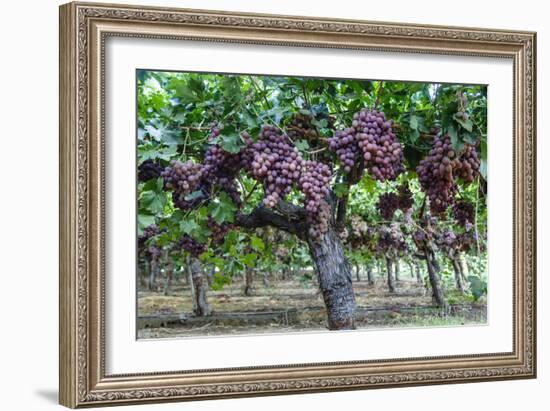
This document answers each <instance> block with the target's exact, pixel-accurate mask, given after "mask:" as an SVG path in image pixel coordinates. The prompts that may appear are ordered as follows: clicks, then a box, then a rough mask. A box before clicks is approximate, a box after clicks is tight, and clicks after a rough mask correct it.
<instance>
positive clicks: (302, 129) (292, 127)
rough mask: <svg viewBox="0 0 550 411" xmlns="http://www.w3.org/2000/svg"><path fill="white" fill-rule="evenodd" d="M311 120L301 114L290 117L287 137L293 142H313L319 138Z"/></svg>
mask: <svg viewBox="0 0 550 411" xmlns="http://www.w3.org/2000/svg"><path fill="white" fill-rule="evenodd" d="M312 120H313V118H312V117H311V116H308V115H305V114H303V113H296V114H294V115H293V116H292V119H291V120H290V124H289V125H288V127H287V130H288V136H289V137H290V138H291V139H293V140H301V139H306V140H315V139H317V138H318V137H319V133H318V132H317V128H316V127H315V126H314V125H313V124H312V123H311V121H312Z"/></svg>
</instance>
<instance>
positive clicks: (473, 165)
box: [456, 144, 480, 183]
mask: <svg viewBox="0 0 550 411" xmlns="http://www.w3.org/2000/svg"><path fill="white" fill-rule="evenodd" d="M459 161H460V162H459V167H458V168H457V170H456V175H457V176H458V177H460V178H462V179H463V180H464V181H465V182H466V183H471V182H473V181H474V179H475V178H476V177H477V176H478V175H479V165H480V161H479V157H478V156H477V150H476V147H475V146H473V145H470V144H468V145H466V147H464V150H463V151H462V154H460V159H459Z"/></svg>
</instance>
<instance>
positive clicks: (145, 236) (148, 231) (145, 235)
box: [138, 224, 160, 248]
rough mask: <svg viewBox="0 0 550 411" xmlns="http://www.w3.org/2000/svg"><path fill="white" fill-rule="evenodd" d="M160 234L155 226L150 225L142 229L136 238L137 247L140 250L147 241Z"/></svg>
mask: <svg viewBox="0 0 550 411" xmlns="http://www.w3.org/2000/svg"><path fill="white" fill-rule="evenodd" d="M158 234H160V228H159V226H158V225H156V224H151V225H149V226H147V227H145V228H144V229H143V232H142V233H141V235H140V236H138V246H139V247H140V248H141V247H143V246H144V245H145V243H146V242H147V240H149V239H150V238H152V237H154V236H156V235H158Z"/></svg>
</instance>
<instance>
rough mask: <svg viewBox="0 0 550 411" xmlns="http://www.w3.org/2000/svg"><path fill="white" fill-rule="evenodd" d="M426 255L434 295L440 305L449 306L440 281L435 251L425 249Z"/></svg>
mask: <svg viewBox="0 0 550 411" xmlns="http://www.w3.org/2000/svg"><path fill="white" fill-rule="evenodd" d="M425 257H426V266H427V268H428V278H429V280H430V285H431V287H432V297H433V299H434V301H435V303H436V304H437V305H438V306H439V307H441V308H447V306H448V305H447V300H445V296H444V294H443V290H442V288H441V283H440V281H439V268H440V267H439V263H438V262H437V260H436V259H435V256H434V255H433V253H432V252H430V251H428V250H426V251H425Z"/></svg>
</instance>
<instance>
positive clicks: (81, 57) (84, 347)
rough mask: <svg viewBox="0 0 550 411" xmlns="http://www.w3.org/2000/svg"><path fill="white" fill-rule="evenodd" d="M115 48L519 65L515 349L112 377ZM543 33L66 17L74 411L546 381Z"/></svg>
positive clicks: (67, 258)
mask: <svg viewBox="0 0 550 411" xmlns="http://www.w3.org/2000/svg"><path fill="white" fill-rule="evenodd" d="M109 36H128V37H141V38H169V39H178V40H186V39H194V40H206V41H216V42H220V41H223V42H239V43H253V44H262V45H267V44H269V45H285V46H307V47H330V48H349V49H363V50H382V51H394V52H403V53H434V54H449V55H459V56H466V55H474V56H491V57H501V58H506V59H512V60H513V63H514V99H515V101H514V166H513V167H514V188H513V189H514V243H515V252H514V336H513V338H514V349H513V352H509V353H489V354H482V355H465V356H448V357H431V358H414V359H391V360H380V361H354V362H338V363H324V364H301V365H289V366H271V367H246V368H239V369H235V368H233V369H217V370H200V371H196V372H195V371H182V372H177V371H174V372H170V373H146V374H140V375H105V367H104V357H105V356H104V334H105V333H104V299H103V295H104V266H103V263H104V250H103V244H104V217H103V216H104V207H105V204H104V192H103V190H104V164H103V161H104V147H103V141H104V129H103V117H104V112H103V110H104V104H103V98H104V97H103V96H104V84H103V80H104V57H105V56H104V44H105V39H106V38H107V37H109ZM535 85H536V34H535V33H532V32H517V31H504V30H486V29H471V28H459V27H442V26H424V25H412V24H396V23H379V22H363V21H353V20H330V19H317V18H310V17H307V18H306V17H291V16H275V15H258V14H245V13H239V14H236V13H228V12H218V11H201V10H186V9H168V8H146V7H134V6H121V5H107V4H92V3H70V4H66V5H63V6H61V8H60V146H59V150H60V188H61V190H60V255H59V258H60V314H59V315H60V403H61V404H63V405H65V406H68V407H72V408H76V407H83V406H94V405H95V406H102V405H115V404H127V403H141V402H162V401H169V400H198V399H213V398H226V397H237V396H251V395H266V394H289V393H301V392H317V391H327V390H348V389H369V388H378V387H397V386H408V385H426V384H442V383H457V382H474V381H488V380H503V379H513V378H534V377H535V376H536V197H535V196H536V188H535V187H536V176H535V170H536V128H535V121H536V107H535V102H536V90H535Z"/></svg>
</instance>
